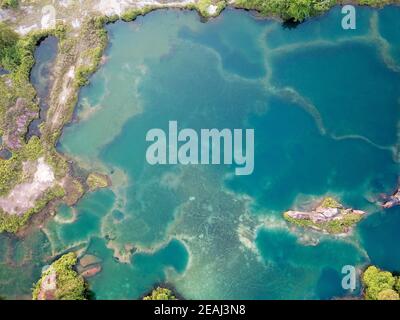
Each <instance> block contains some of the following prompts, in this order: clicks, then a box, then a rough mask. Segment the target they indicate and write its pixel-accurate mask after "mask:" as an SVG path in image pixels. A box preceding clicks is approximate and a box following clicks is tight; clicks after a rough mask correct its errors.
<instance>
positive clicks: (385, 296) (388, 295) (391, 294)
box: [378, 289, 400, 300]
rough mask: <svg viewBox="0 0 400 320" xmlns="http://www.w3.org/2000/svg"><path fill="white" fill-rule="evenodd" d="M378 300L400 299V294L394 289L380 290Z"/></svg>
mask: <svg viewBox="0 0 400 320" xmlns="http://www.w3.org/2000/svg"><path fill="white" fill-rule="evenodd" d="M378 300H400V296H399V294H398V293H397V292H396V291H394V290H392V289H385V290H383V291H381V292H379V294H378Z"/></svg>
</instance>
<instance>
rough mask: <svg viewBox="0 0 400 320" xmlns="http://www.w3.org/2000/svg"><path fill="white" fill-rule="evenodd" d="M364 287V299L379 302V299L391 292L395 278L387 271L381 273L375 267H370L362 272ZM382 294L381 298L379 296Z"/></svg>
mask: <svg viewBox="0 0 400 320" xmlns="http://www.w3.org/2000/svg"><path fill="white" fill-rule="evenodd" d="M362 281H363V284H364V286H365V298H366V299H367V300H379V298H382V297H387V296H388V295H389V294H390V292H391V291H390V292H389V291H386V290H393V289H394V286H395V283H396V278H395V277H394V276H393V275H392V274H391V273H390V272H388V271H381V270H380V269H378V268H377V267H375V266H370V267H368V269H367V270H366V271H365V272H364V274H363V277H362ZM383 291H386V292H385V293H383V294H382V295H381V296H380V294H381V293H382V292H383Z"/></svg>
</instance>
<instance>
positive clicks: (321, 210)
mask: <svg viewBox="0 0 400 320" xmlns="http://www.w3.org/2000/svg"><path fill="white" fill-rule="evenodd" d="M365 214H366V212H365V211H361V210H354V209H351V208H345V207H344V206H343V205H342V204H340V203H339V202H337V201H336V200H335V199H333V198H325V199H323V200H322V201H321V202H320V203H319V205H317V206H316V207H315V208H312V209H310V210H309V211H293V210H291V211H287V212H285V213H284V218H285V219H286V220H287V221H288V222H290V223H293V224H295V225H298V226H301V227H308V228H312V229H315V230H318V231H323V232H326V233H333V234H339V233H348V232H349V231H350V230H351V228H352V227H353V226H354V225H355V224H356V223H357V222H358V221H360V220H361V219H362V217H363V216H364V215H365Z"/></svg>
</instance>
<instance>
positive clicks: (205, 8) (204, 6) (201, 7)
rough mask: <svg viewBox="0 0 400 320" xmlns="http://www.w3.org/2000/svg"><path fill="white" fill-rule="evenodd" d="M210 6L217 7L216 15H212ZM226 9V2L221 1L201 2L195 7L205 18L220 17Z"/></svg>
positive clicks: (207, 0) (209, 0) (204, 0)
mask: <svg viewBox="0 0 400 320" xmlns="http://www.w3.org/2000/svg"><path fill="white" fill-rule="evenodd" d="M210 6H216V7H217V8H216V10H215V13H210V12H209V8H210ZM225 7H226V1H224V0H221V1H218V0H199V1H198V2H197V4H196V5H195V7H194V8H195V9H196V10H197V11H198V12H199V13H200V14H201V15H202V16H203V17H205V18H209V17H213V16H218V15H219V14H220V13H221V11H222V10H223V9H224V8H225Z"/></svg>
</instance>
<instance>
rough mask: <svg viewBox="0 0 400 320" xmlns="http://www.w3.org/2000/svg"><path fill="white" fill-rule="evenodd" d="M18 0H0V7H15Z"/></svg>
mask: <svg viewBox="0 0 400 320" xmlns="http://www.w3.org/2000/svg"><path fill="white" fill-rule="evenodd" d="M17 7H18V0H0V8H2V9H8V8H13V9H15V8H17Z"/></svg>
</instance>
